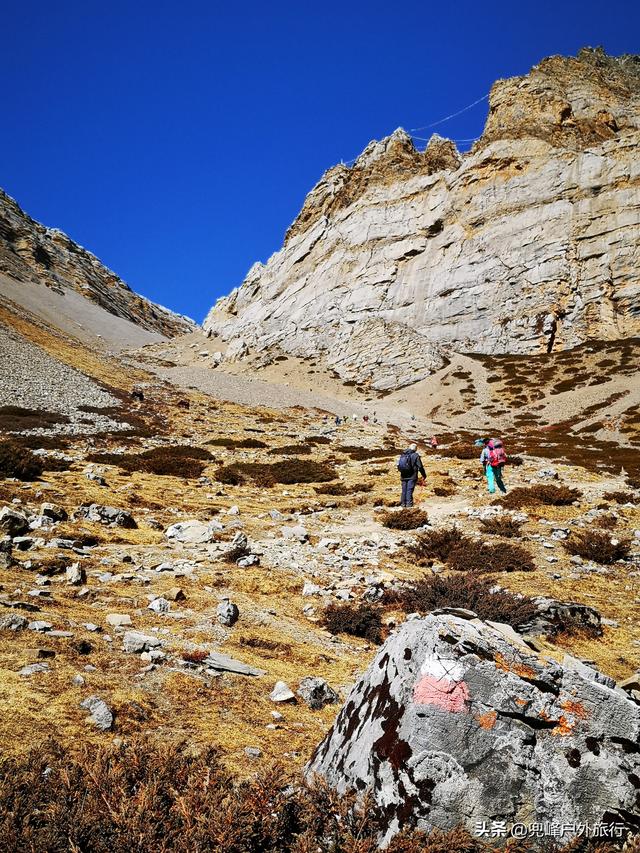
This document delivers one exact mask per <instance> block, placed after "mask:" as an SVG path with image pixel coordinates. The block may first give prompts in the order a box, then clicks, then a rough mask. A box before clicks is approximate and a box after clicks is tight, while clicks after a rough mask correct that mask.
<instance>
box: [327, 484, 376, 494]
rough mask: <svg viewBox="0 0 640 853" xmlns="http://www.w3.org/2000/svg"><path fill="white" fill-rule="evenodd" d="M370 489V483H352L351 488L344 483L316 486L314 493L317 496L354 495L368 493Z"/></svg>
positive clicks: (371, 486)
mask: <svg viewBox="0 0 640 853" xmlns="http://www.w3.org/2000/svg"><path fill="white" fill-rule="evenodd" d="M372 489H373V485H372V484H371V483H353V484H352V485H351V486H347V485H346V483H327V484H326V485H325V486H316V488H315V492H316V494H318V495H354V494H357V493H358V492H370V491H372Z"/></svg>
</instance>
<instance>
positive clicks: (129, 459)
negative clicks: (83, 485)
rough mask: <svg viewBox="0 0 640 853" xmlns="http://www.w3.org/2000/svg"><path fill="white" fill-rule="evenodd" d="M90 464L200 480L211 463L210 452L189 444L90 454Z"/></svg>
mask: <svg viewBox="0 0 640 853" xmlns="http://www.w3.org/2000/svg"><path fill="white" fill-rule="evenodd" d="M87 458H88V460H89V461H90V462H96V463H98V464H102V465H115V466H117V467H118V468H120V469H121V470H123V471H127V472H129V473H133V472H134V471H144V472H146V473H148V474H156V475H158V476H173V477H185V478H187V479H189V478H191V479H195V478H196V477H200V476H201V475H202V472H203V471H204V469H205V467H206V462H207V461H211V460H212V459H213V457H212V456H211V453H210V452H209V451H208V450H206V449H205V448H204V447H191V446H190V445H173V446H172V445H167V446H163V447H152V448H151V449H149V450H145V451H143V452H142V453H92V454H90V455H89V456H88V457H87Z"/></svg>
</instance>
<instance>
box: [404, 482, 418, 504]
mask: <svg viewBox="0 0 640 853" xmlns="http://www.w3.org/2000/svg"><path fill="white" fill-rule="evenodd" d="M417 482H418V478H417V476H416V477H411V479H410V480H402V496H401V498H400V506H413V490H414V489H415V487H416V483H417Z"/></svg>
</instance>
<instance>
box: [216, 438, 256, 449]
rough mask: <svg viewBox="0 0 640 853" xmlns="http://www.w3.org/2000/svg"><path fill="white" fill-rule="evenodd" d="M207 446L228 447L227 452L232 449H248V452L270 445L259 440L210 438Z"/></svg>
mask: <svg viewBox="0 0 640 853" xmlns="http://www.w3.org/2000/svg"><path fill="white" fill-rule="evenodd" d="M206 444H212V445H214V446H215V447H226V448H227V450H229V449H231V450H233V449H235V448H238V449H246V450H260V449H262V448H264V447H268V446H269V445H268V444H267V443H266V442H264V441H261V440H260V439H259V438H210V439H209V440H208V441H207V442H206Z"/></svg>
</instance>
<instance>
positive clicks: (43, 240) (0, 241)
mask: <svg viewBox="0 0 640 853" xmlns="http://www.w3.org/2000/svg"><path fill="white" fill-rule="evenodd" d="M0 273H4V274H5V275H7V276H9V277H10V278H12V279H14V280H15V281H25V282H35V283H38V284H42V285H43V286H46V287H50V288H53V289H56V290H63V289H65V288H67V289H70V290H75V291H77V292H78V293H80V294H81V295H82V296H85V297H86V298H87V299H91V300H92V301H93V302H96V303H97V304H98V305H100V306H101V307H102V308H104V309H105V311H108V312H109V313H110V314H114V315H115V316H116V317H122V318H124V319H125V320H131V321H132V322H134V323H136V325H138V326H140V327H141V328H143V329H146V330H147V331H150V332H158V333H160V334H162V335H165V336H167V337H172V336H174V335H180V334H184V333H185V332H191V331H193V330H194V329H195V328H196V324H195V323H194V322H193V321H192V320H190V319H189V318H188V317H182V316H181V315H179V314H174V313H173V311H169V310H168V309H167V308H163V307H162V306H161V305H156V304H155V303H154V302H150V301H149V300H148V299H145V298H144V297H142V296H139V295H138V294H137V293H134V292H133V291H132V290H131V288H130V287H129V285H127V284H126V283H125V282H124V281H122V279H120V278H118V276H117V275H116V274H115V273H114V272H111V270H109V269H107V267H105V266H104V265H103V264H101V263H100V261H99V260H98V259H97V258H96V257H95V255H92V254H91V252H88V251H87V250H86V249H83V248H82V246H79V245H78V244H77V243H74V241H73V240H71V239H70V238H69V237H67V235H66V234H63V232H62V231H58V230H57V229H55V228H46V227H45V226H44V225H41V224H40V223H39V222H36V221H35V220H34V219H31V217H30V216H27V214H26V213H25V212H24V211H23V210H21V208H20V207H19V206H18V204H17V203H16V202H15V201H14V200H13V199H12V198H11V197H10V196H8V195H7V194H6V193H5V192H3V191H2V190H0Z"/></svg>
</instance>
